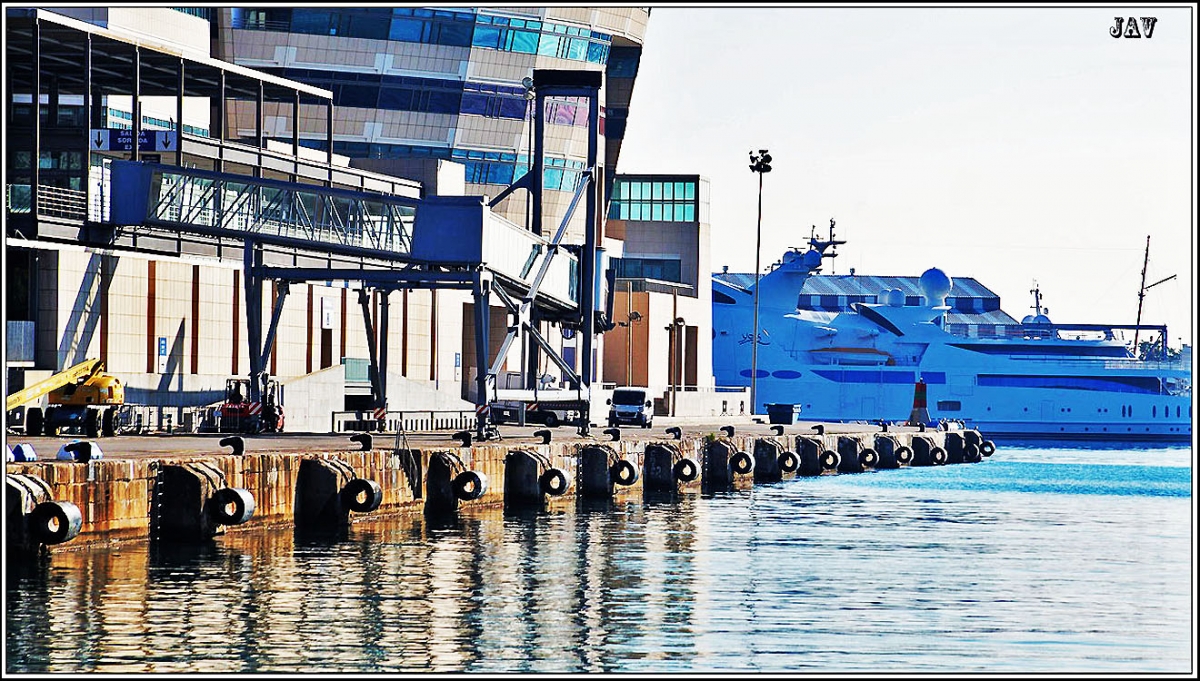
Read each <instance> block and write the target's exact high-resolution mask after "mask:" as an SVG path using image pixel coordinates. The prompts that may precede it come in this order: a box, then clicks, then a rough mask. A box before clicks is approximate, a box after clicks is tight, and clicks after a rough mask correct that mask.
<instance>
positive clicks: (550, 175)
mask: <svg viewBox="0 0 1200 681" xmlns="http://www.w3.org/2000/svg"><path fill="white" fill-rule="evenodd" d="M561 185H562V170H561V169H559V168H546V172H545V174H544V175H543V181H542V187H543V188H545V189H558V188H559V187H560V186H561Z"/></svg>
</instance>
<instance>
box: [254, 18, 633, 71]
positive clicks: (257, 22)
mask: <svg viewBox="0 0 1200 681" xmlns="http://www.w3.org/2000/svg"><path fill="white" fill-rule="evenodd" d="M233 28H240V29H243V30H252V31H282V32H287V33H300V34H306V35H331V36H342V37H348V38H370V39H374V40H398V41H402V42H411V43H424V44H427V45H450V46H455V47H478V48H485V49H492V50H499V51H502V52H516V53H520V54H536V55H542V56H547V57H558V58H559V59H570V60H573V61H583V62H589V63H592V64H601V65H603V64H606V63H608V58H609V51H610V49H611V47H610V46H611V44H612V36H611V35H609V34H607V33H601V32H599V31H592V30H589V29H587V28H584V27H580V26H569V25H566V24H559V23H555V22H551V21H541V20H539V19H532V18H517V17H505V16H498V15H493V14H482V13H481V14H476V13H474V12H458V11H453V10H438V9H428V8H420V7H396V8H387V7H377V8H376V7H364V8H346V9H329V8H306V7H297V8H294V9H291V8H267V9H250V8H234V9H233ZM627 49H628V48H627ZM636 58H637V57H636V55H635V57H634V69H635V70H636ZM630 77H632V76H630Z"/></svg>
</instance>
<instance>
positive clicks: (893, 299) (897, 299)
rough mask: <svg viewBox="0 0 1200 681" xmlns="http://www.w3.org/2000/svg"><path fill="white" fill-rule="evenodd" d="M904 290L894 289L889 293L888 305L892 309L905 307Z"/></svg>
mask: <svg viewBox="0 0 1200 681" xmlns="http://www.w3.org/2000/svg"><path fill="white" fill-rule="evenodd" d="M904 298H905V296H904V289H899V288H894V289H890V290H889V291H888V292H887V303H888V305H891V306H892V307H904Z"/></svg>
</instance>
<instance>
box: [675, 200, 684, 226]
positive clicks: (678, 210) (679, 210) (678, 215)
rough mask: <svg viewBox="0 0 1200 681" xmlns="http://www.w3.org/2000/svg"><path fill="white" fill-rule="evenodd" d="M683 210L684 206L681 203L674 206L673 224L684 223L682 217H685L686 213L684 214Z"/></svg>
mask: <svg viewBox="0 0 1200 681" xmlns="http://www.w3.org/2000/svg"><path fill="white" fill-rule="evenodd" d="M684 208H686V206H685V205H684V204H682V203H677V204H675V222H684V221H685V217H684V216H685V215H686V213H685V212H684Z"/></svg>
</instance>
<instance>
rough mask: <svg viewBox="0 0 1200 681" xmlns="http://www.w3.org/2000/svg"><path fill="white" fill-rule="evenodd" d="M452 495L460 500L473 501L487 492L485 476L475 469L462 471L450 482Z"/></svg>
mask: <svg viewBox="0 0 1200 681" xmlns="http://www.w3.org/2000/svg"><path fill="white" fill-rule="evenodd" d="M450 484H451V486H452V487H453V489H454V496H455V497H457V498H458V499H459V500H461V501H475V500H476V499H478V498H479V497H481V496H483V495H484V493H486V492H487V487H488V485H487V476H486V475H484V474H483V473H478V472H476V471H463V472H462V473H459V474H458V475H456V476H454V481H453V482H452V483H450Z"/></svg>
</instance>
